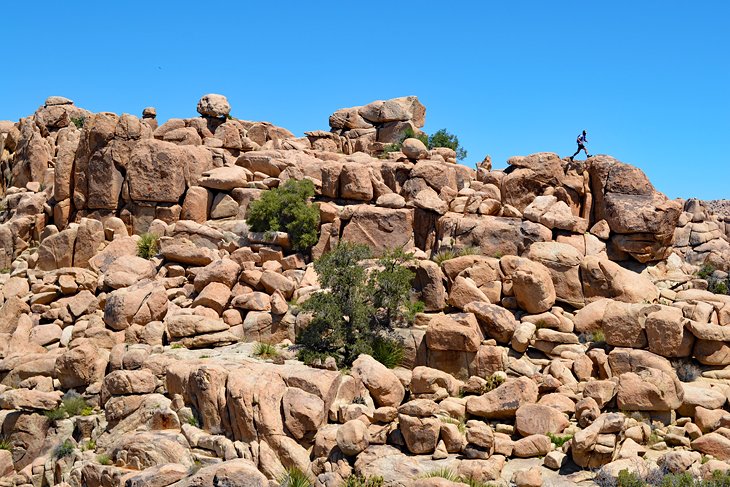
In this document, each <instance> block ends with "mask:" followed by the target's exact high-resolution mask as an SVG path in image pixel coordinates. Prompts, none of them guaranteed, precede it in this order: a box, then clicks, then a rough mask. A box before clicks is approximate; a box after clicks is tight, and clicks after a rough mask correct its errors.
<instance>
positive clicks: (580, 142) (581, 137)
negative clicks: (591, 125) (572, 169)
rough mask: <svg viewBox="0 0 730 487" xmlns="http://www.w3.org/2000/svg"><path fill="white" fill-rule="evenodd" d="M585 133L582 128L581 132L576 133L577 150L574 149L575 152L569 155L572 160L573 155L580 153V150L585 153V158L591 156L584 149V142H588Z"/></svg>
mask: <svg viewBox="0 0 730 487" xmlns="http://www.w3.org/2000/svg"><path fill="white" fill-rule="evenodd" d="M586 135H587V133H586V131H585V130H584V131H583V133H582V134H580V135H578V139H577V140H576V143H577V144H578V150H577V151H575V154H573V155H572V156H570V160H571V161H572V160H573V158H574V157H575V156H577V155H578V153H580V151H583V152H585V153H586V158H588V157H591V155H590V154H589V153H588V149H586V144H587V143H588V138H587V137H586Z"/></svg>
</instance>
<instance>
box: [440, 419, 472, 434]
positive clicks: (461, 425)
mask: <svg viewBox="0 0 730 487" xmlns="http://www.w3.org/2000/svg"><path fill="white" fill-rule="evenodd" d="M439 419H440V420H441V422H442V423H450V424H455V425H456V427H457V428H458V429H459V432H460V433H466V419H465V418H464V417H463V416H462V417H460V418H459V419H456V418H452V417H451V416H446V415H443V416H439Z"/></svg>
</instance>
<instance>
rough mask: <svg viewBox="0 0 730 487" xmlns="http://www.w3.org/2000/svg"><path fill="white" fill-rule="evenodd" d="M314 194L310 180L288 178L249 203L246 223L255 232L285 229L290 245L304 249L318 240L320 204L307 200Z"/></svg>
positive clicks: (297, 248) (281, 230)
mask: <svg viewBox="0 0 730 487" xmlns="http://www.w3.org/2000/svg"><path fill="white" fill-rule="evenodd" d="M313 196H314V184H313V183H312V181H310V180H308V179H302V180H299V181H296V180H294V179H289V180H287V181H286V183H284V185H283V186H279V187H278V188H274V189H271V190H269V191H264V193H263V195H262V196H261V199H259V200H256V201H253V202H251V204H250V205H249V209H248V215H247V216H246V222H247V223H248V225H249V227H250V228H251V230H253V231H254V232H267V233H270V232H287V233H288V234H289V237H290V238H291V242H292V247H293V248H294V249H295V250H302V251H306V250H308V249H310V248H311V247H312V246H313V245H314V244H316V243H317V230H318V229H319V206H318V205H317V204H313V203H310V202H309V199H310V198H311V197H313Z"/></svg>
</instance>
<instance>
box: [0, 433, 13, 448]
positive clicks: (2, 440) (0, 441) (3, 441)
mask: <svg viewBox="0 0 730 487" xmlns="http://www.w3.org/2000/svg"><path fill="white" fill-rule="evenodd" d="M12 449H13V445H12V443H10V440H9V439H7V438H6V437H4V436H2V437H0V450H8V451H12Z"/></svg>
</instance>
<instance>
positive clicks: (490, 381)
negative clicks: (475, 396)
mask: <svg viewBox="0 0 730 487" xmlns="http://www.w3.org/2000/svg"><path fill="white" fill-rule="evenodd" d="M486 381H487V383H486V384H485V385H484V393H487V392H489V391H492V390H494V389H496V388H497V387H499V386H501V385H502V384H503V383H504V377H502V375H500V374H493V375H490V376H489V377H487V378H486Z"/></svg>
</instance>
